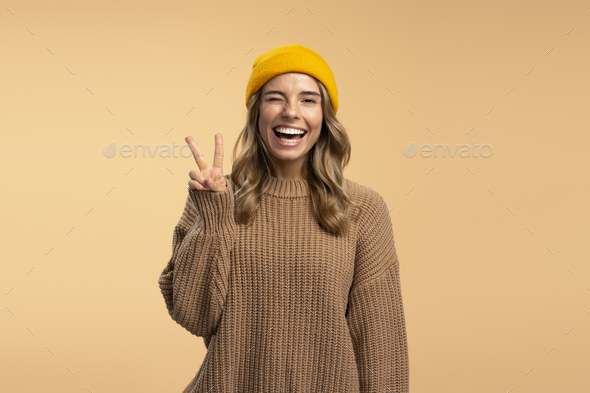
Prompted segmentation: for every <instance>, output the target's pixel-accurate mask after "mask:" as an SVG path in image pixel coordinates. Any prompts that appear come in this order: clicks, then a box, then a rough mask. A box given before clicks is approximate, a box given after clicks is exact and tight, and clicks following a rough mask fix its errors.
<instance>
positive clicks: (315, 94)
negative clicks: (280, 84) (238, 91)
mask: <svg viewBox="0 0 590 393" xmlns="http://www.w3.org/2000/svg"><path fill="white" fill-rule="evenodd" d="M267 94H280V95H282V96H283V97H286V94H285V93H283V92H282V91H280V90H269V91H267V92H266V93H264V95H267ZM299 95H300V96H318V97H321V95H320V93H318V92H315V91H302V92H301V93H299Z"/></svg>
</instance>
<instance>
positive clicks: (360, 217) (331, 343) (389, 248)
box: [158, 44, 409, 393]
mask: <svg viewBox="0 0 590 393" xmlns="http://www.w3.org/2000/svg"><path fill="white" fill-rule="evenodd" d="M246 106H247V108H248V121H247V123H246V125H245V127H244V129H243V130H242V133H241V134H240V136H239V138H238V143H240V142H241V149H240V152H239V155H238V154H237V151H238V149H237V147H238V144H236V146H235V147H234V152H233V156H234V157H233V158H234V163H233V166H232V173H231V174H230V175H223V173H222V168H223V165H222V161H223V142H222V137H221V134H216V135H215V157H214V159H213V166H211V167H209V166H208V165H207V163H206V162H205V159H204V158H203V155H202V154H201V152H200V150H199V148H198V146H197V144H196V143H195V141H194V140H193V139H192V138H191V137H190V136H187V138H186V141H187V143H188V144H189V145H190V146H191V149H192V152H193V155H194V157H195V160H196V163H197V165H198V167H199V171H196V170H191V171H190V172H189V176H190V179H191V180H189V193H188V195H187V199H186V205H185V207H184V211H183V214H182V217H181V218H180V221H179V222H178V224H177V225H176V228H175V229H174V239H173V253H172V258H171V259H170V261H169V262H168V264H167V265H166V267H165V269H164V270H163V272H162V273H161V275H160V277H159V281H158V283H159V286H160V289H161V291H162V294H163V296H164V299H165V303H166V306H167V308H168V311H169V313H170V316H171V317H172V319H173V320H175V321H176V322H177V323H178V324H180V325H181V326H182V327H184V328H185V329H187V330H188V331H189V332H191V333H192V334H194V335H196V336H200V337H203V339H204V342H205V345H206V347H207V355H206V356H205V359H204V361H203V363H202V365H201V367H200V369H199V371H198V373H197V375H196V376H195V377H194V379H193V380H192V381H191V383H190V384H189V385H188V386H187V387H186V388H185V389H184V393H189V392H209V391H211V392H338V393H340V392H408V391H409V365H408V349H407V340H406V328H405V318H404V309H403V301H402V294H401V286H400V278H399V262H398V258H397V253H396V250H395V243H394V239H393V230H392V225H391V219H390V218H389V211H388V208H387V205H386V203H385V201H384V200H383V198H382V197H381V196H380V195H379V194H378V193H377V192H376V191H374V190H372V189H371V188H369V187H366V186H363V185H360V184H358V183H356V182H354V181H351V180H348V179H345V178H344V177H343V175H342V171H343V168H344V167H345V166H346V165H347V164H348V160H349V157H350V143H349V139H348V136H347V134H346V130H345V129H344V127H343V126H342V125H341V124H340V122H339V121H338V120H337V119H336V117H335V115H336V112H337V110H338V92H337V89H336V84H335V81H334V75H333V74H332V71H331V70H330V68H329V66H328V64H327V63H326V62H325V61H324V60H323V59H322V58H321V57H320V56H319V55H318V54H317V53H316V52H314V51H312V50H311V49H309V48H306V47H304V46H301V45H297V44H293V45H285V46H281V47H279V48H275V49H273V50H271V51H269V52H267V53H265V54H263V55H261V56H259V57H258V58H257V59H256V60H255V61H254V65H253V67H252V74H251V76H250V80H249V82H248V86H247V89H246ZM236 155H237V158H236Z"/></svg>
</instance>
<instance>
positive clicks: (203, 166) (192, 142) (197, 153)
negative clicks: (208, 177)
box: [184, 135, 207, 172]
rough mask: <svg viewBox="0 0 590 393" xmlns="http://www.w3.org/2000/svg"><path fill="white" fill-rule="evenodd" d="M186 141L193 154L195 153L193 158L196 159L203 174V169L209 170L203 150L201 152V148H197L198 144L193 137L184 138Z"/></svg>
mask: <svg viewBox="0 0 590 393" xmlns="http://www.w3.org/2000/svg"><path fill="white" fill-rule="evenodd" d="M184 140H185V141H186V143H187V144H188V146H189V147H190V148H191V152H192V153H193V157H194V158H195V162H196V163H197V165H198V166H199V169H200V170H201V172H203V169H207V163H206V162H205V157H203V153H201V150H199V146H197V143H196V142H195V140H194V139H193V137H192V136H190V135H189V136H187V137H186V138H184Z"/></svg>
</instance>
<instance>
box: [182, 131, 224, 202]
mask: <svg viewBox="0 0 590 393" xmlns="http://www.w3.org/2000/svg"><path fill="white" fill-rule="evenodd" d="M184 140H185V141H186V143H187V144H188V145H189V147H190V148H191V151H192V153H193V157H195V161H196V163H197V165H198V166H199V171H197V170H194V169H193V170H191V171H190V172H189V173H188V175H189V176H190V178H191V180H189V181H188V186H189V188H191V189H193V190H195V189H196V190H201V191H218V192H223V191H225V190H226V189H227V182H226V180H225V178H224V177H223V139H222V138H221V134H215V156H214V157H213V166H212V167H209V166H207V163H206V162H205V158H204V157H203V154H202V153H201V151H200V150H199V147H198V146H197V143H196V142H195V140H194V139H193V137H191V136H190V135H188V136H187V137H186V138H184Z"/></svg>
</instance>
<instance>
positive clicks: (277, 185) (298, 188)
mask: <svg viewBox="0 0 590 393" xmlns="http://www.w3.org/2000/svg"><path fill="white" fill-rule="evenodd" d="M268 179H269V180H268V181H269V182H270V185H269V187H268V189H267V190H266V192H265V194H269V195H273V196H277V197H284V198H294V197H302V196H309V195H310V192H309V183H308V181H307V180H281V179H279V178H277V177H274V176H273V175H268Z"/></svg>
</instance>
